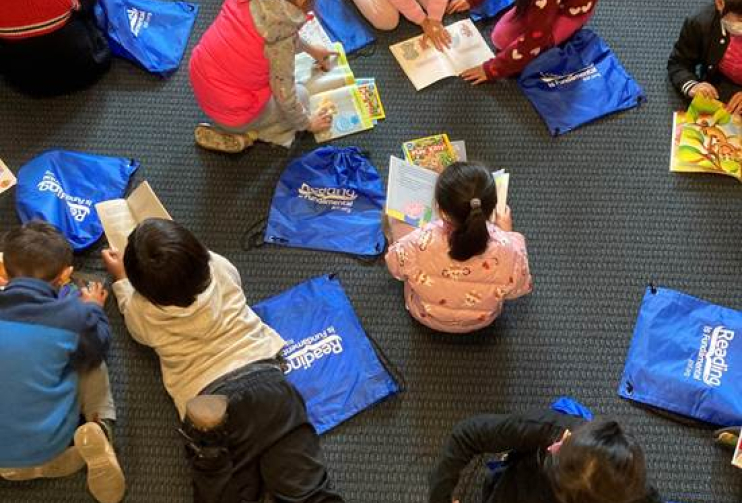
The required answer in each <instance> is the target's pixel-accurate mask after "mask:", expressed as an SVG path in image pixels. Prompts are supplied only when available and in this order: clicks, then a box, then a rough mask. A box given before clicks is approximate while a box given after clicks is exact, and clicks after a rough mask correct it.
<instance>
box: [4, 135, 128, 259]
mask: <svg viewBox="0 0 742 503" xmlns="http://www.w3.org/2000/svg"><path fill="white" fill-rule="evenodd" d="M138 167H139V162H137V161H135V160H133V159H125V158H122V157H106V156H102V155H94V154H86V153H83V152H71V151H68V150H48V151H46V152H44V153H43V154H41V155H39V156H38V157H36V158H34V159H32V160H31V161H30V162H28V163H27V164H25V165H24V166H23V167H22V168H21V169H20V170H19V172H18V187H17V190H16V210H17V212H18V216H19V217H20V219H21V221H22V222H23V223H25V222H28V221H29V220H44V221H47V222H49V223H50V224H52V225H54V226H55V227H56V228H57V229H59V230H60V231H61V232H62V234H64V236H65V237H66V238H67V240H68V241H69V242H70V245H71V246H72V249H73V250H75V251H78V250H83V249H85V248H87V247H88V246H90V245H92V244H93V243H95V242H96V241H98V239H100V237H101V236H102V235H103V225H102V224H101V222H100V219H99V218H98V213H97V212H96V211H95V205H96V204H97V203H100V202H103V201H108V200H110V199H118V198H120V197H123V195H124V192H125V191H126V187H127V185H128V184H129V178H130V177H131V175H132V173H134V171H136V170H137V168H138Z"/></svg>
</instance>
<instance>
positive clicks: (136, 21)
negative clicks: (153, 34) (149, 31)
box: [126, 7, 152, 37]
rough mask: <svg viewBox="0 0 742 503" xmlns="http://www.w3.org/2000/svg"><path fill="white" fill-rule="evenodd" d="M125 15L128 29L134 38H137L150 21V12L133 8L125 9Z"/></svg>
mask: <svg viewBox="0 0 742 503" xmlns="http://www.w3.org/2000/svg"><path fill="white" fill-rule="evenodd" d="M126 14H128V16H129V28H130V29H131V33H132V34H133V35H134V36H135V37H138V36H139V33H140V32H141V31H142V30H143V29H144V28H147V27H148V26H149V22H150V20H151V19H152V13H151V12H146V11H143V10H139V9H135V8H134V7H130V8H128V9H126Z"/></svg>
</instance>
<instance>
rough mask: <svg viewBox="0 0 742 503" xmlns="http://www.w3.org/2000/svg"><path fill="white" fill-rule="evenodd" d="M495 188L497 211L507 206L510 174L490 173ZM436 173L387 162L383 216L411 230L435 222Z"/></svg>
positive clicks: (396, 160)
mask: <svg viewBox="0 0 742 503" xmlns="http://www.w3.org/2000/svg"><path fill="white" fill-rule="evenodd" d="M492 177H493V178H494V180H495V185H496V187H497V199H498V201H497V202H498V208H499V207H500V206H504V205H506V204H507V198H508V186H509V181H510V174H509V173H508V172H506V171H505V170H502V169H501V170H499V171H496V172H495V173H492ZM437 181H438V173H436V172H435V171H431V170H429V169H426V168H422V167H420V166H416V165H414V164H410V163H409V162H405V161H403V160H402V159H399V158H397V157H394V156H391V158H390V159H389V182H388V185H387V192H386V209H385V211H386V214H387V215H388V216H389V217H391V218H394V219H396V220H399V221H401V222H405V223H407V224H409V225H412V226H414V227H423V226H424V225H425V224H427V223H428V222H430V221H432V220H435V219H436V218H437V217H438V215H437V213H436V210H435V184H436V182H437Z"/></svg>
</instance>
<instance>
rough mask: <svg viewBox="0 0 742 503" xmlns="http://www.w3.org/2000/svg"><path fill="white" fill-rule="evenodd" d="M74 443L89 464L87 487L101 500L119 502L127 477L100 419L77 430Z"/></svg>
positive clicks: (108, 502) (106, 502)
mask: <svg viewBox="0 0 742 503" xmlns="http://www.w3.org/2000/svg"><path fill="white" fill-rule="evenodd" d="M75 447H77V450H78V451H79V452H80V455H81V456H82V458H83V459H84V460H85V463H86V464H87V465H88V490H89V491H90V494H92V495H93V497H94V498H95V499H96V500H98V501H100V502H101V503H118V502H119V501H121V500H122V499H123V497H124V492H125V491H126V481H125V480H124V473H123V472H122V471H121V466H120V465H119V462H118V460H117V459H116V453H115V452H114V451H113V447H112V446H111V444H110V443H109V442H108V438H107V437H106V434H105V433H103V429H102V428H101V427H100V425H99V424H98V423H93V422H90V423H85V424H83V425H82V426H80V427H79V428H78V429H77V431H76V432H75Z"/></svg>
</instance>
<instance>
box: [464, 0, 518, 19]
mask: <svg viewBox="0 0 742 503" xmlns="http://www.w3.org/2000/svg"><path fill="white" fill-rule="evenodd" d="M514 3H515V0H484V2H482V3H481V4H479V5H477V6H476V7H472V8H471V10H470V11H469V16H470V17H471V18H472V21H481V20H483V19H492V18H493V17H497V16H498V15H499V14H500V13H501V12H502V11H504V10H505V9H507V8H508V7H510V6H511V5H513V4H514Z"/></svg>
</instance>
